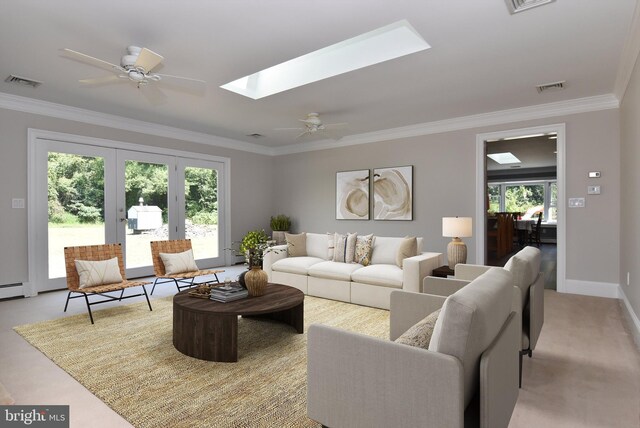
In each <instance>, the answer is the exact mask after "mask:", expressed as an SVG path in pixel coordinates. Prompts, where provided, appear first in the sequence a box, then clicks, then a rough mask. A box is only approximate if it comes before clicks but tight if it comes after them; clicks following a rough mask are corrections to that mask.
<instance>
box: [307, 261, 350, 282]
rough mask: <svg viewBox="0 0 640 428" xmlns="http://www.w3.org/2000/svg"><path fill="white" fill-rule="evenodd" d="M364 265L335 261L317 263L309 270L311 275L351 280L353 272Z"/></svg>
mask: <svg viewBox="0 0 640 428" xmlns="http://www.w3.org/2000/svg"><path fill="white" fill-rule="evenodd" d="M357 269H362V266H361V265H359V264H357V263H340V262H334V261H328V262H322V263H316V264H315V265H313V266H311V267H310V268H309V270H308V273H309V276H314V277H316V278H326V279H337V280H339V281H351V273H352V272H354V271H356V270H357Z"/></svg>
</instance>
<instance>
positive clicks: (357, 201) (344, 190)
mask: <svg viewBox="0 0 640 428" xmlns="http://www.w3.org/2000/svg"><path fill="white" fill-rule="evenodd" d="M369 218H370V217H369V170H368V169H361V170H358V171H341V172H337V173H336V220H369Z"/></svg>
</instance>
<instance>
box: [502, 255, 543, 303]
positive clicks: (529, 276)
mask: <svg viewBox="0 0 640 428" xmlns="http://www.w3.org/2000/svg"><path fill="white" fill-rule="evenodd" d="M540 258H541V252H540V250H539V249H537V248H535V247H524V248H523V249H522V250H520V251H519V252H518V253H517V254H515V255H514V256H513V257H511V258H510V259H509V261H507V263H506V264H505V265H504V268H505V269H506V270H508V271H509V272H511V273H512V274H513V285H515V286H516V287H518V288H520V293H521V296H520V297H521V298H522V306H521V307H522V308H523V309H524V307H525V305H526V302H527V295H528V293H529V287H530V286H531V284H533V283H534V282H535V280H536V279H537V278H538V274H539V273H540Z"/></svg>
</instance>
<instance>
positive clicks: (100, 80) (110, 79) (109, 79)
mask: <svg viewBox="0 0 640 428" xmlns="http://www.w3.org/2000/svg"><path fill="white" fill-rule="evenodd" d="M78 82H80V83H82V84H83V85H104V84H107V83H116V82H127V79H123V78H121V77H120V76H115V75H113V76H104V77H96V78H93V79H82V80H78Z"/></svg>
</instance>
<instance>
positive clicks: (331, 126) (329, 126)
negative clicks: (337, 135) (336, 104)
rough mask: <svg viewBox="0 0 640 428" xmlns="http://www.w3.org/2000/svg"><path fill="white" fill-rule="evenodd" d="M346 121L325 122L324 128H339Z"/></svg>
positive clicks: (344, 124) (345, 124)
mask: <svg viewBox="0 0 640 428" xmlns="http://www.w3.org/2000/svg"><path fill="white" fill-rule="evenodd" d="M347 125H348V123H346V122H343V123H326V124H325V125H324V126H325V128H339V127H341V126H347Z"/></svg>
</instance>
